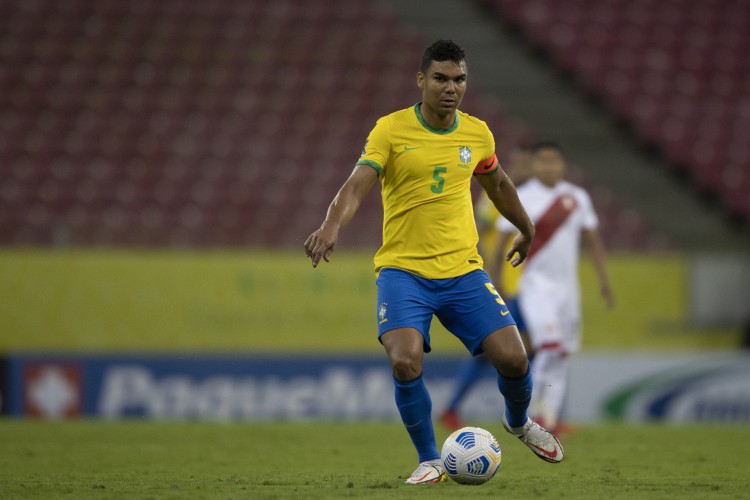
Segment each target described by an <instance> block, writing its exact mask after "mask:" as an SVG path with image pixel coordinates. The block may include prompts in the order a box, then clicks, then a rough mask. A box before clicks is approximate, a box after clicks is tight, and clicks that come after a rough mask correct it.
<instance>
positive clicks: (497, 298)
mask: <svg viewBox="0 0 750 500" xmlns="http://www.w3.org/2000/svg"><path fill="white" fill-rule="evenodd" d="M484 286H486V287H487V290H489V291H490V293H491V294H492V295H494V296H495V302H497V303H498V304H501V305H505V302H504V301H503V298H502V297H500V294H499V293H497V290H495V286H494V285H493V284H492V283H485V284H484Z"/></svg>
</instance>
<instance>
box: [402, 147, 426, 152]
mask: <svg viewBox="0 0 750 500" xmlns="http://www.w3.org/2000/svg"><path fill="white" fill-rule="evenodd" d="M421 147H422V146H416V147H412V146H404V151H412V150H414V149H420V148H421Z"/></svg>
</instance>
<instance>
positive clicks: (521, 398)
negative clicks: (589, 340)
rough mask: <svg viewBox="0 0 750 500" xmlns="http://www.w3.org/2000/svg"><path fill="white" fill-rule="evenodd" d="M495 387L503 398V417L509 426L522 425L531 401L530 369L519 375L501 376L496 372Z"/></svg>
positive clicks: (524, 422)
mask: <svg viewBox="0 0 750 500" xmlns="http://www.w3.org/2000/svg"><path fill="white" fill-rule="evenodd" d="M497 387H498V388H499V389H500V393H501V394H502V395H503V397H504V398H505V418H506V420H507V421H508V425H510V426H511V427H522V426H523V425H524V424H526V420H527V419H528V416H527V415H526V410H528V409H529V403H530V402H531V388H532V382H531V369H528V370H526V375H523V376H521V377H512V378H511V377H503V376H502V375H500V374H499V373H498V376H497Z"/></svg>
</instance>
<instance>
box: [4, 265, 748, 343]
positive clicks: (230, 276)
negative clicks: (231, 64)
mask: <svg viewBox="0 0 750 500" xmlns="http://www.w3.org/2000/svg"><path fill="white" fill-rule="evenodd" d="M610 263H611V266H610V269H611V274H612V281H613V285H614V287H615V289H616V292H617V296H618V306H617V309H616V310H615V311H612V312H605V311H604V305H603V302H602V301H601V300H600V299H599V297H598V296H597V287H596V283H595V279H594V276H593V272H592V270H591V268H590V266H589V265H583V266H582V280H583V285H584V331H585V334H584V347H585V348H621V347H627V348H630V347H643V346H646V347H656V348H662V347H663V348H669V349H673V348H685V349H690V348H697V347H726V346H732V345H735V344H736V343H737V334H736V333H734V332H728V331H715V332H694V331H692V330H691V329H690V328H689V326H688V325H687V324H685V319H684V318H685V317H686V307H687V306H686V282H685V280H686V278H685V276H686V271H685V260H684V259H682V258H679V257H676V256H674V255H672V256H668V257H653V256H614V257H612V258H611V262H610ZM375 296H376V290H375V284H374V275H373V272H372V261H371V252H367V253H336V254H334V261H333V262H332V263H330V264H326V263H323V264H322V265H321V266H319V268H318V269H315V270H313V269H312V268H311V267H310V264H309V262H308V261H307V260H306V259H305V257H304V253H303V252H302V251H300V252H269V251H247V252H230V251H197V252H193V251H125V250H118V251H83V250H80V251H79V250H76V251H47V250H4V251H2V252H0V331H1V333H0V349H1V350H6V351H7V350H16V349H20V350H23V349H49V350H84V351H93V350H107V351H125V350H136V351H143V350H158V351H175V350H178V351H191V350H212V351H222V352H225V351H236V350H240V351H243V352H258V351H274V350H283V351H297V352H310V351H317V352H323V351H325V352H329V351H372V352H379V351H380V347H379V344H378V343H377V340H376V324H375ZM434 329H435V331H434V333H433V336H434V338H433V347H434V348H435V351H436V352H449V351H450V352H461V351H462V350H463V348H462V347H461V346H460V344H459V343H458V342H457V341H455V339H453V338H452V336H450V335H449V334H446V333H444V332H440V331H439V330H442V327H440V326H439V324H438V323H437V322H435V324H434Z"/></svg>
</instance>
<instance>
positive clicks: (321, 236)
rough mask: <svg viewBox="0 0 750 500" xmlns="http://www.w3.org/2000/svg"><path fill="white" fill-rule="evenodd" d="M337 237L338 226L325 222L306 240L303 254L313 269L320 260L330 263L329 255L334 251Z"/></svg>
mask: <svg viewBox="0 0 750 500" xmlns="http://www.w3.org/2000/svg"><path fill="white" fill-rule="evenodd" d="M338 237H339V228H338V225H336V224H332V223H329V222H328V221H325V222H323V224H322V225H321V226H320V228H319V229H318V230H317V231H315V232H314V233H312V234H311V235H310V236H309V237H308V238H307V241H305V253H306V254H307V256H308V257H310V259H311V260H312V266H313V267H318V263H319V262H320V259H321V258H322V259H323V260H325V261H326V262H331V254H332V253H333V251H334V250H335V249H336V242H337V241H338Z"/></svg>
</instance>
